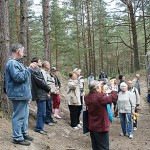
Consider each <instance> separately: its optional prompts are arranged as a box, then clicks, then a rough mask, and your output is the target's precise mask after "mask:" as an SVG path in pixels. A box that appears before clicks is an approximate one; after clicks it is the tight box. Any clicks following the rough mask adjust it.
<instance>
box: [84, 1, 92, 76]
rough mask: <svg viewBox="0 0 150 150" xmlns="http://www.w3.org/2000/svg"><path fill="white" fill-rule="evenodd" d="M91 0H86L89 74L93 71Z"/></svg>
mask: <svg viewBox="0 0 150 150" xmlns="http://www.w3.org/2000/svg"><path fill="white" fill-rule="evenodd" d="M89 5H90V4H89V0H86V6H87V23H88V50H89V74H90V73H91V72H93V68H92V66H93V58H92V56H93V54H92V39H91V24H90V10H89Z"/></svg>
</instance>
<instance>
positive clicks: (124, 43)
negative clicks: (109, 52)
mask: <svg viewBox="0 0 150 150" xmlns="http://www.w3.org/2000/svg"><path fill="white" fill-rule="evenodd" d="M119 38H120V39H121V41H122V43H123V44H124V45H125V46H127V47H128V48H130V49H133V50H134V48H133V47H131V46H130V45H128V44H127V43H125V41H124V40H123V39H122V37H121V36H120V35H119Z"/></svg>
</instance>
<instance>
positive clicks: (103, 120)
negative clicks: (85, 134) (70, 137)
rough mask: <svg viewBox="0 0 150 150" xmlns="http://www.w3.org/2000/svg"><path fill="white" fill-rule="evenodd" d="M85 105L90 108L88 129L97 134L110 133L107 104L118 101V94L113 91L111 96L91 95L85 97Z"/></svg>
mask: <svg viewBox="0 0 150 150" xmlns="http://www.w3.org/2000/svg"><path fill="white" fill-rule="evenodd" d="M84 100H85V104H86V106H87V108H88V128H89V130H91V131H95V132H105V131H109V126H110V122H109V117H108V113H107V107H106V104H111V103H113V102H115V101H116V100H117V92H115V91H112V92H111V94H110V95H109V96H107V95H106V94H103V93H89V94H87V95H85V98H84Z"/></svg>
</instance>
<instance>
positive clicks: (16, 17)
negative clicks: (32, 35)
mask: <svg viewBox="0 0 150 150" xmlns="http://www.w3.org/2000/svg"><path fill="white" fill-rule="evenodd" d="M14 7H15V19H16V28H17V41H18V42H19V41H20V36H19V34H20V26H19V14H18V12H19V11H18V0H14Z"/></svg>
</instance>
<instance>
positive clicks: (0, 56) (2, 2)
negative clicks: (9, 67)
mask: <svg viewBox="0 0 150 150" xmlns="http://www.w3.org/2000/svg"><path fill="white" fill-rule="evenodd" d="M8 16H9V14H8V0H0V108H2V109H3V110H5V111H6V110H8V104H9V102H8V101H6V96H5V94H4V91H3V87H4V68H5V63H6V60H7V58H8V57H9V56H10V51H9V50H10V48H9V47H10V45H9V43H10V37H9V17H8ZM6 107H7V108H6Z"/></svg>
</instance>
